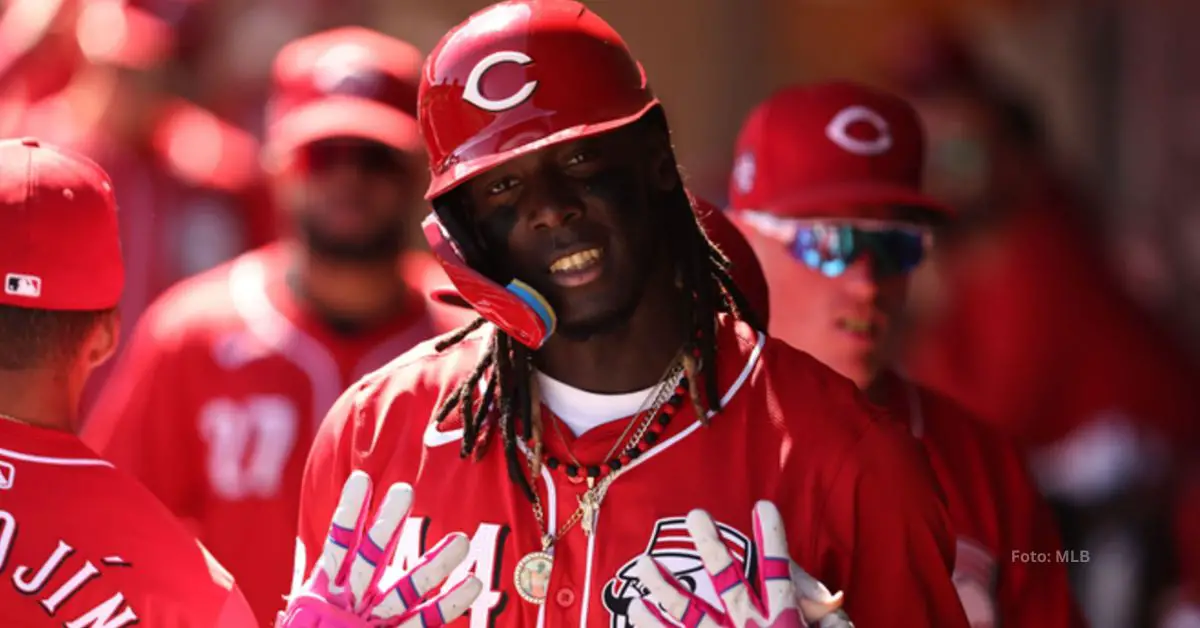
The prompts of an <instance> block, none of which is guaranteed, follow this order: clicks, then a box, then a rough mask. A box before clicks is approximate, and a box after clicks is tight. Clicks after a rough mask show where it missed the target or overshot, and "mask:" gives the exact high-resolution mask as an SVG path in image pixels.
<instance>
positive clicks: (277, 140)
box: [267, 27, 422, 154]
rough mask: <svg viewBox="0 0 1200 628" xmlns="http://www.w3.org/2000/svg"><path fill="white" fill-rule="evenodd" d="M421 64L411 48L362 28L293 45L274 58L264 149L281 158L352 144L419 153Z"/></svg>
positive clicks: (324, 34) (341, 30) (336, 31)
mask: <svg viewBox="0 0 1200 628" xmlns="http://www.w3.org/2000/svg"><path fill="white" fill-rule="evenodd" d="M421 63H422V58H421V53H420V51H418V50H417V49H416V48H415V47H413V46H412V45H410V44H408V43H405V42H403V41H400V40H398V39H395V38H392V37H388V36H387V35H384V34H382V33H378V32H375V31H372V30H368V29H365V28H360V27H345V28H338V29H334V30H329V31H324V32H321V33H317V34H315V35H310V36H308V37H303V38H301V39H297V40H295V41H293V42H291V43H290V44H288V45H287V46H284V48H283V50H281V51H280V52H279V54H278V55H277V56H276V57H275V70H274V94H273V95H272V98H271V102H270V104H269V106H268V112H267V117H268V128H267V143H268V149H269V150H270V151H272V152H273V153H275V154H279V153H281V152H288V151H291V150H294V149H296V148H299V147H301V146H304V145H306V144H309V143H312V142H316V141H319V140H323V139H330V138H336V137H354V138H361V139H366V140H374V141H377V142H382V143H384V144H387V145H389V146H391V147H393V148H396V149H399V150H402V151H414V150H417V149H418V148H419V147H420V146H421V137H420V132H419V131H418V129H417V117H416V115H417V114H416V108H417V84H418V81H419V80H420V74H421Z"/></svg>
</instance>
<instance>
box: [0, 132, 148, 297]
mask: <svg viewBox="0 0 1200 628" xmlns="http://www.w3.org/2000/svg"><path fill="white" fill-rule="evenodd" d="M0 221H3V224H4V225H5V228H4V229H3V230H2V231H0V242H2V243H3V244H0V276H2V277H3V279H4V291H3V293H0V304H3V305H12V306H17V307H25V308H36V309H41V310H105V309H109V308H112V307H116V306H117V302H118V301H120V299H121V289H122V288H123V287H124V284H125V266H124V263H123V262H122V260H121V238H120V230H119V228H118V226H117V203H116V200H115V199H114V198H113V189H112V181H111V180H110V179H109V178H108V174H106V173H105V172H104V170H103V169H101V168H100V166H98V165H96V163H95V162H93V161H91V160H90V159H88V158H86V157H83V156H81V155H78V154H75V153H73V152H71V151H68V150H65V149H61V148H58V147H54V146H50V145H48V144H43V143H41V142H40V141H38V140H36V139H32V138H27V139H10V140H0Z"/></svg>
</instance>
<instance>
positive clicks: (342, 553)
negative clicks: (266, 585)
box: [275, 471, 483, 628]
mask: <svg viewBox="0 0 1200 628" xmlns="http://www.w3.org/2000/svg"><path fill="white" fill-rule="evenodd" d="M412 501H413V491H412V487H411V486H409V485H408V484H404V483H397V484H393V485H392V486H391V488H389V489H388V492H387V495H386V496H385V497H384V499H383V503H382V504H380V506H379V511H378V512H377V513H376V515H375V520H374V521H373V522H372V523H371V526H370V528H369V529H368V528H366V520H367V505H368V504H369V503H370V502H371V478H370V476H368V475H367V474H366V473H363V472H362V471H355V472H353V473H351V474H350V477H349V478H347V479H346V483H345V485H344V486H343V487H342V496H341V498H340V499H339V500H338V505H337V509H336V510H335V511H334V513H333V521H332V522H331V523H330V525H329V536H328V537H327V538H326V540H325V547H324V549H323V550H322V552H321V557H320V558H319V559H318V560H317V564H316V565H315V566H314V567H313V570H312V574H311V575H309V577H308V580H307V581H306V582H305V583H304V584H302V585H301V586H300V587H299V589H298V590H296V591H293V592H292V594H291V595H290V596H289V599H288V607H287V609H286V610H284V611H282V612H280V613H279V615H278V617H277V618H276V620H275V626H276V628H362V627H367V626H369V627H376V626H387V627H402V628H410V627H412V628H426V627H433V626H442V625H445V624H447V623H449V622H451V621H453V620H455V619H457V618H458V617H459V616H460V615H462V614H463V613H465V612H467V610H469V609H470V606H471V603H472V602H474V601H475V598H476V596H478V595H479V592H480V591H481V590H482V588H483V585H482V583H480V582H479V580H478V579H476V578H475V577H474V576H469V577H467V578H466V579H465V580H463V581H462V582H460V583H459V584H457V585H455V586H454V587H452V588H451V589H450V590H448V591H443V592H439V593H437V594H435V595H433V596H430V595H429V594H430V592H431V591H433V589H434V588H435V587H437V586H438V585H439V584H441V583H442V582H443V581H445V579H446V577H447V576H449V575H450V572H451V571H453V570H454V568H456V567H458V565H459V564H460V563H462V561H463V560H464V559H465V558H466V556H467V551H468V550H469V549H470V544H469V542H468V541H467V537H466V536H465V535H463V534H461V533H454V534H450V535H447V536H446V537H445V538H443V539H442V540H441V542H439V543H438V544H437V545H436V546H435V547H434V548H433V549H432V550H430V551H429V552H427V553H426V554H425V555H424V556H422V557H421V559H420V560H419V561H418V562H417V564H416V566H415V567H413V568H412V569H411V570H409V571H408V572H407V573H404V574H402V575H401V576H400V577H399V578H397V579H395V581H394V582H389V583H386V584H381V582H380V580H381V579H382V577H383V574H384V572H385V571H386V570H387V568H388V565H389V564H390V563H391V561H392V555H393V554H394V553H395V549H396V543H397V542H398V541H399V530H400V528H401V525H400V524H401V523H402V522H403V521H404V519H405V518H406V517H407V516H408V512H409V509H410V508H411V507H412ZM364 530H365V531H366V532H365V534H364ZM348 556H353V559H352V560H350V561H347V560H346V558H347V557H348Z"/></svg>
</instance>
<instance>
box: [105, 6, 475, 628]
mask: <svg viewBox="0 0 1200 628" xmlns="http://www.w3.org/2000/svg"><path fill="white" fill-rule="evenodd" d="M419 68H420V56H419V54H418V52H417V51H416V50H415V49H414V48H412V47H411V46H409V45H408V44H406V43H403V42H400V41H398V40H394V39H391V38H389V37H385V36H383V35H381V34H379V33H375V32H373V31H367V30H363V29H356V28H349V29H338V30H334V31H328V32H324V33H319V34H316V35H312V36H310V37H307V38H304V39H300V40H298V41H295V42H293V43H291V44H290V45H288V46H286V47H285V48H284V49H283V50H282V51H281V52H280V53H279V56H278V58H277V63H276V67H275V87H274V88H275V94H274V100H273V103H272V106H271V110H270V115H271V118H272V126H271V127H270V130H269V136H268V150H269V151H270V153H269V155H270V158H271V159H272V163H273V165H274V167H275V168H276V180H277V184H278V189H279V199H280V204H281V205H282V206H283V207H284V208H285V210H286V212H287V218H288V219H289V221H290V223H291V226H292V230H291V232H292V233H291V235H289V236H288V237H286V238H284V239H282V240H280V241H279V242H277V243H275V244H272V245H268V246H267V247H265V248H261V249H257V250H254V251H251V252H249V253H247V254H245V255H242V256H240V257H238V258H236V259H234V260H233V261H232V262H230V263H228V264H226V265H223V266H221V267H218V268H216V269H214V270H212V271H209V272H206V273H203V274H201V275H198V276H196V277H193V278H191V279H188V280H186V281H184V282H182V283H180V284H178V285H176V286H175V287H174V288H172V289H171V290H170V291H169V292H168V293H166V294H165V295H164V296H163V297H162V298H161V299H159V300H158V301H157V302H156V303H155V305H154V306H153V307H152V308H151V309H150V310H149V311H148V313H147V314H146V316H145V317H144V319H143V321H142V322H141V323H140V324H139V327H138V330H137V332H136V335H135V338H134V339H133V342H132V344H131V346H130V348H129V352H128V356H126V357H123V359H122V360H121V363H120V365H119V367H118V369H117V372H116V373H115V375H114V378H115V379H114V380H113V381H112V382H111V383H110V384H109V386H108V387H107V388H106V390H105V393H104V395H102V397H101V398H100V399H99V400H98V402H97V407H96V408H95V410H94V412H93V413H92V414H91V417H90V421H89V423H88V424H87V426H86V430H85V432H84V438H85V440H86V441H87V442H88V443H89V444H91V445H92V446H94V447H95V448H96V449H97V450H98V451H100V452H101V453H102V454H103V455H104V456H105V457H106V458H107V459H109V460H111V461H112V462H115V463H116V464H117V466H118V467H121V468H124V469H126V470H128V471H130V472H132V473H134V474H135V475H136V476H137V477H138V478H139V479H141V480H142V481H143V482H144V483H145V484H146V485H147V486H148V487H149V488H150V489H151V490H152V491H153V492H154V494H155V495H157V496H158V497H159V498H160V499H161V500H162V501H163V502H164V503H165V504H166V505H167V506H168V507H169V508H170V509H171V510H172V511H173V512H175V513H176V514H177V515H178V516H179V517H181V518H183V519H185V520H187V521H189V522H190V524H191V525H193V526H194V530H195V532H196V534H197V535H198V536H199V537H200V539H201V540H202V541H204V543H205V544H206V545H207V546H208V547H209V548H210V549H211V550H212V552H213V554H214V555H215V556H216V557H217V558H218V559H219V560H221V562H222V563H223V564H225V565H226V566H227V567H228V568H229V570H230V571H231V572H232V573H233V574H234V575H235V576H236V577H237V578H238V580H239V582H243V583H244V584H243V590H244V591H245V593H246V597H247V599H248V600H249V601H250V603H251V605H252V606H253V607H254V609H255V613H256V615H257V616H258V617H259V620H260V622H262V623H264V624H266V623H267V622H268V621H270V620H271V619H272V618H273V617H274V615H275V612H276V611H278V610H279V609H280V605H281V603H282V596H283V595H284V594H285V593H286V592H287V591H288V585H289V582H290V579H289V574H291V573H292V557H293V555H294V553H295V552H294V542H293V539H294V537H295V530H296V514H297V511H298V507H299V490H300V475H301V472H302V470H303V466H304V459H305V455H306V454H307V451H308V447H309V443H310V442H311V441H312V438H313V435H314V433H315V431H316V427H317V424H318V422H319V421H320V420H321V418H322V417H323V416H324V415H325V413H326V412H327V411H328V410H329V407H330V406H331V405H332V404H333V402H334V400H335V399H337V397H338V395H339V394H340V393H341V392H342V391H343V390H345V388H346V387H348V386H349V385H350V384H351V383H352V382H354V381H355V379H357V378H358V377H361V376H362V375H363V374H365V373H368V372H370V371H372V370H374V369H376V368H378V367H379V366H381V365H383V364H384V363H385V362H386V361H387V360H388V359H390V358H392V357H394V356H395V355H397V354H399V353H401V352H403V351H405V350H407V349H408V348H409V347H411V346H413V345H415V344H416V343H418V342H420V341H422V340H424V339H426V338H429V337H431V336H435V335H437V334H438V333H441V332H442V331H445V330H446V329H451V328H454V327H455V326H457V325H458V324H459V323H460V322H461V320H462V317H461V315H459V314H457V313H455V312H440V311H436V310H435V309H434V308H435V307H436V308H440V307H441V306H435V305H433V304H429V303H427V302H426V300H425V297H424V296H423V294H422V292H421V290H418V289H417V288H416V287H415V286H414V285H413V284H415V283H418V282H422V281H424V279H423V278H409V277H408V276H405V277H403V278H400V277H397V274H396V272H397V271H396V260H397V259H398V256H400V255H401V253H402V251H401V248H400V247H401V244H400V243H401V242H403V241H404V235H405V234H404V233H403V225H404V224H405V223H406V222H407V221H408V216H409V214H408V212H409V207H410V206H411V203H410V198H414V199H415V198H417V194H419V187H417V186H418V185H419V181H420V180H421V177H420V176H418V171H417V170H416V169H415V168H414V167H412V166H411V165H410V164H411V162H414V161H415V160H416V159H417V158H415V157H414V155H413V153H414V152H415V151H417V150H418V149H419V146H418V144H417V141H418V140H417V135H418V132H417V125H416V119H415V117H414V113H415V112H414V111H413V110H412V109H413V104H414V103H415V94H416V83H415V77H416V75H417V72H418V70H419ZM403 259H406V260H416V262H415V263H414V264H411V265H408V266H406V268H408V267H411V268H414V269H416V271H414V273H415V272H420V273H424V268H425V266H424V264H423V263H421V262H420V258H419V257H415V256H406V257H404V258H403ZM430 263H431V264H434V266H435V267H436V263H434V262H432V261H431V262H430ZM443 276H444V275H443ZM422 277H423V275H422ZM401 279H404V280H403V281H402V280H401ZM446 309H447V310H448V308H446Z"/></svg>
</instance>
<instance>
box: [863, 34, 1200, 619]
mask: <svg viewBox="0 0 1200 628" xmlns="http://www.w3.org/2000/svg"><path fill="white" fill-rule="evenodd" d="M893 53H894V54H889V55H887V59H888V65H887V66H886V70H887V74H888V76H889V78H890V79H891V80H892V81H893V82H894V83H895V84H896V85H897V86H898V89H899V90H900V91H901V93H902V94H904V95H905V97H906V98H907V99H908V100H910V101H911V102H912V103H913V104H914V105H915V106H916V108H917V110H918V112H919V113H920V115H921V118H922V120H923V121H924V122H925V125H926V127H927V128H928V132H929V137H930V149H929V151H928V168H927V172H926V177H927V182H928V186H927V189H928V190H929V191H930V193H931V194H932V195H934V196H935V197H936V198H939V199H940V200H942V201H943V202H947V203H949V204H951V205H952V206H954V207H955V208H956V209H959V210H961V216H960V219H959V220H957V221H955V223H954V224H953V225H951V228H950V229H949V230H947V231H946V232H945V233H944V234H942V236H941V237H940V239H939V245H938V247H937V249H936V251H935V252H936V255H935V256H933V257H932V259H931V261H932V262H933V263H932V264H929V265H927V267H926V268H925V269H923V270H922V273H921V274H922V277H921V280H920V281H919V282H915V283H914V294H913V299H912V300H911V302H910V303H911V305H912V310H911V312H910V314H911V316H912V321H911V322H912V323H913V328H912V330H911V337H910V338H909V339H908V340H907V343H908V345H909V347H908V349H907V352H908V353H909V355H908V356H907V357H906V359H905V362H906V364H905V366H906V368H907V370H908V373H909V374H910V375H912V377H913V378H915V379H916V380H918V381H921V382H923V383H926V384H928V385H930V386H931V387H932V388H934V389H936V390H939V391H941V392H943V393H945V394H947V395H949V396H950V397H951V398H953V399H955V400H957V401H959V402H960V403H963V404H964V405H965V406H967V407H968V408H969V409H971V410H972V411H973V412H974V413H976V414H977V415H978V416H980V417H981V418H982V419H984V420H986V421H988V422H989V423H990V424H992V425H993V426H994V427H996V428H997V429H998V430H999V431H1001V432H1002V433H1004V434H1006V435H1008V436H1010V437H1012V438H1014V439H1015V440H1016V441H1017V444H1018V446H1020V447H1022V449H1023V450H1024V451H1025V452H1026V453H1027V454H1028V455H1029V456H1030V463H1031V469H1032V471H1033V472H1034V476H1035V478H1036V479H1037V481H1038V484H1039V486H1040V488H1041V490H1042V492H1043V493H1044V494H1045V495H1046V496H1047V498H1049V499H1050V500H1051V502H1052V504H1053V505H1054V506H1055V507H1056V510H1057V511H1058V514H1059V516H1060V519H1061V526H1062V532H1063V537H1064V539H1065V541H1066V545H1067V546H1068V547H1072V548H1081V549H1088V550H1090V560H1089V561H1088V562H1086V563H1083V562H1075V563H1073V564H1072V565H1071V569H1072V572H1073V573H1074V574H1075V575H1077V576H1078V579H1077V581H1076V584H1077V585H1078V587H1079V589H1078V591H1079V596H1078V599H1079V600H1080V603H1081V605H1082V606H1083V607H1084V610H1085V612H1086V613H1087V615H1088V617H1089V620H1090V621H1091V622H1092V623H1093V624H1094V625H1095V626H1097V627H1098V628H1104V627H1107V626H1113V627H1114V628H1115V627H1122V626H1129V625H1148V624H1150V623H1151V622H1152V621H1153V620H1152V618H1151V617H1150V615H1151V614H1152V613H1153V610H1154V609H1153V607H1154V606H1156V605H1157V604H1158V601H1159V600H1158V597H1159V594H1160V593H1162V592H1163V591H1164V590H1165V588H1166V587H1167V586H1169V585H1170V584H1171V583H1170V582H1169V578H1170V576H1171V572H1172V569H1171V562H1173V561H1172V559H1171V550H1170V548H1169V547H1168V546H1167V544H1166V541H1167V540H1168V539H1170V538H1171V536H1170V534H1169V527H1168V512H1169V508H1170V506H1169V504H1170V503H1171V502H1172V500H1173V499H1174V498H1173V497H1172V495H1173V494H1174V491H1175V487H1174V486H1173V484H1172V481H1171V479H1172V478H1173V477H1176V476H1177V475H1178V473H1177V471H1178V468H1179V465H1180V462H1181V461H1182V460H1185V459H1186V458H1187V456H1189V455H1192V452H1193V451H1194V450H1193V449H1189V448H1191V447H1194V446H1195V443H1196V436H1197V430H1198V428H1200V423H1198V422H1197V420H1196V417H1197V416H1200V396H1198V395H1200V390H1198V389H1197V387H1196V385H1195V383H1196V381H1197V370H1196V368H1195V364H1194V363H1193V362H1192V361H1191V360H1190V358H1189V357H1188V356H1186V354H1184V353H1183V350H1182V346H1181V345H1182V343H1178V342H1174V341H1173V340H1172V339H1171V338H1170V337H1169V336H1168V334H1166V333H1165V332H1164V330H1163V328H1162V327H1161V326H1160V325H1156V324H1155V322H1154V321H1153V320H1152V318H1151V317H1150V316H1148V315H1147V313H1146V312H1144V311H1142V310H1141V309H1140V308H1139V307H1138V305H1137V304H1136V302H1135V301H1134V300H1133V299H1132V298H1131V297H1130V296H1129V295H1128V294H1126V293H1125V292H1124V290H1123V288H1122V287H1121V285H1120V283H1119V282H1118V280H1117V278H1116V276H1115V274H1114V273H1112V272H1111V270H1110V266H1109V261H1108V259H1107V257H1106V254H1105V251H1104V249H1103V247H1102V239H1101V237H1100V234H1099V233H1098V232H1097V231H1096V230H1095V227H1094V226H1093V224H1092V223H1093V222H1094V221H1092V220H1090V219H1089V217H1088V206H1087V204H1086V203H1085V202H1084V201H1082V200H1081V197H1080V194H1078V193H1077V191H1075V190H1072V189H1070V188H1069V186H1067V185H1066V184H1065V182H1064V181H1063V180H1062V178H1061V177H1060V176H1058V175H1057V173H1055V172H1054V170H1053V168H1052V167H1051V164H1050V160H1049V148H1048V146H1047V145H1046V143H1045V142H1046V138H1044V137H1043V133H1042V130H1041V124H1040V120H1039V119H1038V116H1037V114H1036V112H1034V111H1032V110H1031V109H1030V108H1029V107H1028V106H1027V105H1026V104H1025V103H1023V102H1020V101H1019V100H1018V99H1016V98H1015V97H1014V96H1013V95H1012V94H1010V93H1009V92H1007V91H1005V90H1002V89H999V88H997V87H996V86H995V85H994V84H993V82H991V81H988V80H986V79H985V73H984V72H983V69H982V68H981V64H980V62H979V60H978V59H975V58H974V57H973V55H972V54H971V52H970V50H969V49H968V48H967V47H966V46H965V45H964V44H963V43H962V41H960V40H958V39H957V38H956V37H954V36H953V34H951V33H947V32H942V31H929V30H925V31H922V30H920V29H918V30H916V31H914V34H913V35H912V36H909V37H906V38H905V39H904V40H903V45H902V47H900V48H899V49H897V50H895V51H893Z"/></svg>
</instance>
